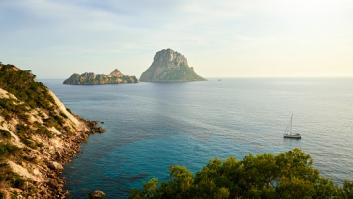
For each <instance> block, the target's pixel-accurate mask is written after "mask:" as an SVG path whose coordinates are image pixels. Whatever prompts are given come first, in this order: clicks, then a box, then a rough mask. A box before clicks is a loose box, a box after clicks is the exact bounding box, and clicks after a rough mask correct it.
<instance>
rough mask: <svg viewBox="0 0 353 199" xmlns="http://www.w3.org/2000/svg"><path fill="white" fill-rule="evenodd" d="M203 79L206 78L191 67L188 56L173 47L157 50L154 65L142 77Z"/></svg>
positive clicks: (144, 79) (171, 79) (147, 79)
mask: <svg viewBox="0 0 353 199" xmlns="http://www.w3.org/2000/svg"><path fill="white" fill-rule="evenodd" d="M202 80H205V79H204V78H202V77H201V76H199V75H197V74H196V73H195V71H194V69H193V68H192V67H189V65H188V62H187V59H186V57H185V56H184V55H182V54H180V53H178V52H176V51H173V50H172V49H164V50H161V51H159V52H157V53H156V55H155V56H154V60H153V63H152V65H151V66H150V67H149V68H148V69H147V70H146V71H145V72H144V73H142V75H141V77H140V81H143V82H163V81H165V82H168V81H202Z"/></svg>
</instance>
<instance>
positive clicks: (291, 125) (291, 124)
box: [289, 113, 293, 135]
mask: <svg viewBox="0 0 353 199" xmlns="http://www.w3.org/2000/svg"><path fill="white" fill-rule="evenodd" d="M292 127H293V113H292V115H291V117H290V126H289V134H290V135H292Z"/></svg>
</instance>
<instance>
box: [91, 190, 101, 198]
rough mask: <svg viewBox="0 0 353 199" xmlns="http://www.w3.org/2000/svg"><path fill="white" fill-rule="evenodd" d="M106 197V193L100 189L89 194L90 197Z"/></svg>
mask: <svg viewBox="0 0 353 199" xmlns="http://www.w3.org/2000/svg"><path fill="white" fill-rule="evenodd" d="M104 197H105V193H104V192H103V191H100V190H96V191H93V192H91V193H90V194H89V198H90V199H102V198H104Z"/></svg>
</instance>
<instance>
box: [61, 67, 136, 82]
mask: <svg viewBox="0 0 353 199" xmlns="http://www.w3.org/2000/svg"><path fill="white" fill-rule="evenodd" d="M137 82H138V80H137V78H136V77H135V76H129V75H124V74H123V73H121V72H120V71H119V70H118V69H115V70H114V71H112V72H111V73H110V74H109V75H104V74H94V73H91V72H90V73H87V72H86V73H82V74H81V75H80V74H77V73H75V74H72V75H71V76H70V77H69V78H68V79H66V80H65V81H64V82H63V83H64V84H73V85H97V84H124V83H137Z"/></svg>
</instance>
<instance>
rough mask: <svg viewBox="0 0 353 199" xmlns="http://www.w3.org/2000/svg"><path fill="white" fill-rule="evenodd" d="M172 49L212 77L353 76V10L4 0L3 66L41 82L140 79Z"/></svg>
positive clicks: (300, 0)
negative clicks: (78, 76) (104, 76)
mask: <svg viewBox="0 0 353 199" xmlns="http://www.w3.org/2000/svg"><path fill="white" fill-rule="evenodd" d="M165 48H171V49H174V50H176V51H178V52H180V53H182V54H183V55H185V56H186V57H187V59H188V62H189V65H190V66H192V67H194V69H195V71H196V72H197V73H198V74H200V75H202V76H204V77H280V76H286V77H287V76H289V77H302V76H304V77H305V76H310V77H312V76H315V77H316V76H320V77H321V76H353V1H352V0H169V1H168V0H90V1H88V0H0V61H1V62H2V63H8V64H14V65H16V66H19V67H21V68H22V69H30V70H32V71H33V73H35V74H37V76H38V77H39V78H65V77H68V76H69V75H71V74H72V73H83V72H96V73H109V72H111V71H112V70H113V69H115V68H118V69H119V70H121V71H122V72H123V73H125V74H130V75H136V76H138V77H139V76H140V74H141V73H142V72H143V71H145V70H146V69H147V68H148V67H149V66H150V65H151V63H152V61H153V57H154V55H155V53H156V52H157V51H159V50H161V49H165Z"/></svg>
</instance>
